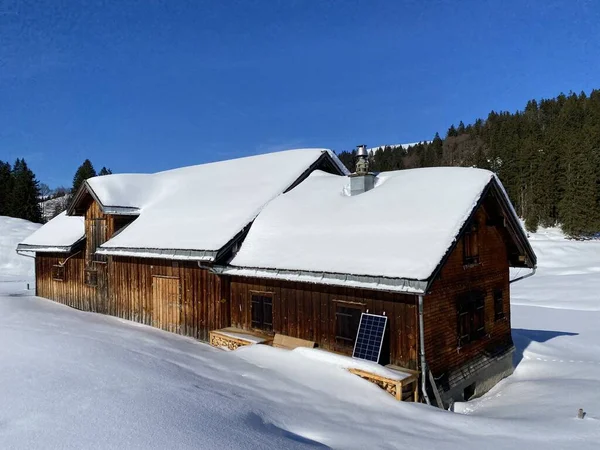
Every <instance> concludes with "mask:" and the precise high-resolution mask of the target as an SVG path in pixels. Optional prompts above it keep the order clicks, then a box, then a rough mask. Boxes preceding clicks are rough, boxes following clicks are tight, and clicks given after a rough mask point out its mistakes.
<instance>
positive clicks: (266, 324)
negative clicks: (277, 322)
mask: <svg viewBox="0 0 600 450" xmlns="http://www.w3.org/2000/svg"><path fill="white" fill-rule="evenodd" d="M252 328H257V329H259V330H264V331H273V296H272V295H270V294H252Z"/></svg>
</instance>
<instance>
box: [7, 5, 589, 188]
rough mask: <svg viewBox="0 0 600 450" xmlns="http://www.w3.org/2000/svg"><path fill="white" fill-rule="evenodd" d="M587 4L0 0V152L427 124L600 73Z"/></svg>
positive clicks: (47, 155)
mask: <svg viewBox="0 0 600 450" xmlns="http://www.w3.org/2000/svg"><path fill="white" fill-rule="evenodd" d="M84 3H85V6H84V5H83V4H84ZM598 3H600V2H596V1H594V0H590V1H577V0H568V1H552V0H539V1H537V0H536V1H527V0H516V1H500V0H497V1H480V0H476V1H460V2H458V1H428V0H422V1H401V0H397V1H351V0H339V1H324V0H303V1H301V0H280V1H278V0H263V1H258V0H254V1H228V0H215V1H177V0H168V1H167V0H164V1H151V0H139V1H128V0H125V1H123V0H121V1H112V2H103V1H95V2H83V1H81V2H69V1H64V2H63V1H60V2H59V1H55V0H52V1H24V0H0V159H1V160H10V161H11V162H12V161H13V160H14V159H15V158H17V157H25V158H26V160H27V161H28V162H29V164H30V166H31V167H32V168H33V170H34V171H35V172H36V174H37V176H38V178H39V179H40V180H41V181H43V182H46V183H48V184H49V185H50V186H51V187H54V186H56V185H59V184H64V185H70V183H71V180H72V176H73V173H74V171H75V170H76V168H77V166H78V165H79V164H80V163H81V162H82V161H83V160H84V159H85V158H86V157H89V158H90V159H91V160H92V162H93V163H94V165H95V166H96V168H97V169H99V168H100V167H101V166H103V165H106V166H108V167H111V168H112V169H113V171H115V172H147V171H158V170H163V169H168V168H173V167H179V166H183V165H191V164H197V163H202V162H207V161H212V160H219V159H226V158H231V157H236V156H242V155H249V154H256V153H261V152H267V151H274V150H280V149H285V148H296V147H306V146H318V147H329V148H333V149H334V150H336V151H341V150H347V149H350V148H352V147H353V146H354V145H356V144H359V143H366V144H369V145H373V146H375V145H380V144H384V143H402V142H412V141H418V140H425V139H431V138H432V136H433V134H434V133H435V132H436V131H440V132H442V133H443V132H445V130H446V129H447V128H448V126H449V125H450V124H452V123H458V121H459V120H463V121H465V123H467V122H471V121H473V120H474V119H476V118H477V117H485V116H486V115H487V113H488V112H489V111H490V110H492V109H494V110H511V111H513V110H515V109H519V108H522V107H523V106H524V104H525V102H526V101H527V100H528V99H530V98H542V97H553V96H555V95H556V94H558V93H560V92H561V91H564V92H568V91H569V90H573V91H575V92H579V91H581V90H584V91H586V92H589V90H591V89H593V88H600V6H599V5H598Z"/></svg>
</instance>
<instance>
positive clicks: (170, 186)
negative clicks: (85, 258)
mask: <svg viewBox="0 0 600 450" xmlns="http://www.w3.org/2000/svg"><path fill="white" fill-rule="evenodd" d="M316 168H319V169H325V170H328V171H330V172H333V173H337V174H342V173H343V174H347V173H348V171H347V170H346V168H345V167H344V166H343V164H342V163H341V162H340V161H339V159H338V158H337V157H336V156H335V154H334V153H333V152H331V151H330V150H327V149H298V150H288V151H283V152H276V153H270V154H264V155H257V156H251V157H246V158H238V159H232V160H227V161H220V162H215V163H209V164H202V165H198V166H191V167H183V168H179V169H173V170H168V171H165V172H158V173H155V174H115V175H106V176H101V177H94V178H90V179H89V180H87V181H86V182H85V183H84V185H83V186H82V188H81V189H80V190H79V191H78V193H77V194H76V196H75V198H74V201H73V202H72V204H71V207H70V209H69V214H71V215H74V214H83V212H84V211H85V208H86V205H87V204H88V203H87V202H89V200H90V196H91V198H92V199H93V200H94V201H96V202H97V203H98V204H99V205H100V208H101V209H102V211H103V212H104V213H105V214H115V215H137V216H138V217H137V219H136V220H134V221H133V222H132V223H131V224H130V225H128V226H127V228H125V229H123V230H122V231H121V232H120V233H118V234H116V235H115V236H113V237H112V238H111V239H109V240H108V241H107V242H105V243H104V244H102V246H101V248H100V249H98V253H99V254H104V255H121V256H136V257H148V258H164V259H178V260H190V261H194V260H196V261H214V260H215V259H216V258H217V255H218V254H219V252H220V251H222V249H224V248H227V247H228V246H229V245H230V244H231V241H232V240H238V238H239V236H240V235H242V236H243V235H245V233H242V231H243V230H245V229H246V227H247V226H248V224H250V223H251V222H252V221H253V220H254V219H255V217H256V216H257V215H258V214H259V213H260V211H261V210H262V208H263V207H264V206H265V205H266V204H267V203H268V202H270V201H271V200H273V199H274V198H276V197H277V196H278V195H280V194H282V193H283V192H286V191H288V190H290V189H292V188H294V187H295V186H297V185H298V183H300V182H301V181H302V180H304V179H305V178H306V177H307V176H308V174H309V173H310V172H311V171H312V170H314V169H316ZM107 205H113V206H107Z"/></svg>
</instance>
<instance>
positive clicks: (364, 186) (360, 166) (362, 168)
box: [350, 145, 375, 196]
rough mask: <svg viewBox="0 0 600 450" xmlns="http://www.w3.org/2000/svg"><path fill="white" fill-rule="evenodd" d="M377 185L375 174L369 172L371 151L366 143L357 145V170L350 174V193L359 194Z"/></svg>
mask: <svg viewBox="0 0 600 450" xmlns="http://www.w3.org/2000/svg"><path fill="white" fill-rule="evenodd" d="M373 187H375V175H374V174H372V173H371V172H369V152H368V151H367V146H366V145H359V146H358V147H356V171H355V172H354V173H353V174H351V175H350V195H351V196H352V195H358V194H362V193H363V192H367V191H370V190H371V189H373Z"/></svg>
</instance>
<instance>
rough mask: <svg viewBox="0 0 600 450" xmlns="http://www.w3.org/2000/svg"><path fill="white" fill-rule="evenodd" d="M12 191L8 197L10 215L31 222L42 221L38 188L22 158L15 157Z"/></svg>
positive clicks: (33, 176)
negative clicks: (9, 197)
mask: <svg viewBox="0 0 600 450" xmlns="http://www.w3.org/2000/svg"><path fill="white" fill-rule="evenodd" d="M12 177H13V191H12V195H11V199H10V203H9V205H10V215H11V216H13V217H18V218H20V219H25V220H29V221H31V222H37V223H41V222H42V212H41V210H40V206H39V200H40V189H39V182H38V181H37V180H36V178H35V174H34V173H33V172H32V171H31V170H30V169H29V167H28V166H27V163H26V162H25V160H24V159H17V160H16V161H15V164H14V166H13V170H12Z"/></svg>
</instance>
